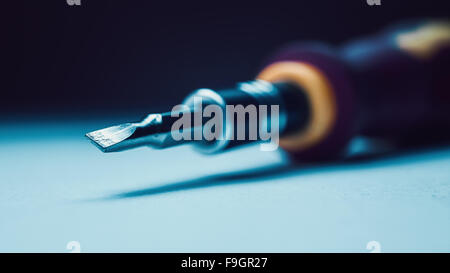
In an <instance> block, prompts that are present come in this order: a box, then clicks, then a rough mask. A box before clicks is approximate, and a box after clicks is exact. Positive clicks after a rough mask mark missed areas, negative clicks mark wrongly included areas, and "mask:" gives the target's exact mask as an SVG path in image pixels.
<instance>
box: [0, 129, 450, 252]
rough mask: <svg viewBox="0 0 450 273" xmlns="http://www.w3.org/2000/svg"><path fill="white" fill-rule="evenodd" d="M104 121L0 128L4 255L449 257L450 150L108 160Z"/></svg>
mask: <svg viewBox="0 0 450 273" xmlns="http://www.w3.org/2000/svg"><path fill="white" fill-rule="evenodd" d="M105 125H108V123H107V122H100V121H99V122H95V121H90V122H80V121H78V122H67V123H62V122H56V123H55V122H34V123H32V122H28V123H27V122H21V123H18V124H12V123H6V122H5V123H2V124H0V217H1V218H0V251H1V252H24V251H27V252H28V251H32V252H68V250H67V249H66V244H67V243H68V242H69V241H78V242H79V243H80V245H81V251H82V252H99V251H106V252H329V251H332V252H335V251H336V252H348V251H351V252H369V251H368V250H367V249H366V245H367V243H368V242H370V241H374V240H375V241H378V242H379V243H380V245H381V251H382V252H397V251H407V252H417V251H427V252H428V251H437V252H449V251H450V147H447V148H440V149H435V150H426V151H420V152H416V153H408V154H404V155H398V156H395V157H387V158H382V159H377V160H373V161H361V162H358V161H357V162H353V163H351V164H325V165H316V166H300V167H296V168H288V167H284V165H285V164H286V162H285V160H283V158H282V156H281V155H280V153H277V152H262V151H259V149H258V146H252V147H249V148H245V149H240V150H237V151H233V152H229V153H225V154H221V155H217V156H205V155H201V154H197V153H195V152H194V151H193V150H192V149H191V148H190V147H186V146H184V147H177V148H173V149H168V150H152V149H149V148H139V149H135V150H131V151H127V152H122V153H111V154H103V153H101V152H100V151H99V150H97V149H96V148H95V147H94V146H93V145H91V144H90V142H89V141H87V140H86V139H85V138H84V137H83V134H84V133H86V132H88V131H90V130H93V129H97V128H101V127H102V126H105Z"/></svg>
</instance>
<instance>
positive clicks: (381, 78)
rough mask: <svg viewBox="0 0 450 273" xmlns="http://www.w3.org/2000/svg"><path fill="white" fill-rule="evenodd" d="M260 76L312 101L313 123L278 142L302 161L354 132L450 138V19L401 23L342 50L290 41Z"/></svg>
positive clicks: (326, 153)
mask: <svg viewBox="0 0 450 273" xmlns="http://www.w3.org/2000/svg"><path fill="white" fill-rule="evenodd" d="M257 78H259V79H262V80H266V81H270V82H282V81H283V82H285V81H288V82H291V83H294V84H297V85H299V86H300V87H301V88H300V89H301V90H304V92H305V93H306V95H307V97H308V98H309V102H310V106H311V115H310V120H309V125H308V126H306V127H305V128H304V129H302V130H301V131H299V132H295V133H293V134H290V135H288V136H285V137H283V138H282V139H281V140H280V146H281V147H283V148H284V149H285V150H287V151H288V152H290V153H291V154H293V155H295V156H298V157H300V158H302V159H323V158H330V157H332V156H335V155H338V154H340V152H342V151H343V147H345V146H346V144H347V142H348V141H349V140H350V139H351V138H352V137H353V136H355V135H364V136H369V137H382V138H384V139H388V140H392V141H395V142H397V143H407V142H414V141H416V140H420V141H422V140H426V141H430V139H435V138H437V137H441V138H443V137H448V136H450V92H449V91H450V90H449V83H448V81H449V79H450V23H449V22H415V23H412V24H411V23H410V24H403V25H398V26H395V27H391V28H389V29H387V30H385V31H383V32H382V33H380V34H378V35H375V36H371V37H367V38H364V39H360V40H357V41H354V42H351V43H348V44H346V45H344V46H343V47H341V48H338V49H332V48H331V47H328V46H326V45H323V44H317V43H296V44H291V45H288V46H287V47H284V48H282V49H280V50H279V51H278V52H276V53H275V54H274V56H273V57H272V58H271V59H269V61H268V64H267V66H266V67H265V68H264V69H263V70H262V71H261V72H260V74H259V75H258V77H257ZM300 89H299V90H300ZM447 139H448V138H447Z"/></svg>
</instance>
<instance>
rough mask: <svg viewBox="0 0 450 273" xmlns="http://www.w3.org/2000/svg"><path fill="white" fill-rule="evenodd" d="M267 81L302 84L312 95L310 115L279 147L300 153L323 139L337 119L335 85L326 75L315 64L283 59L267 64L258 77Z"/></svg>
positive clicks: (284, 138)
mask: <svg viewBox="0 0 450 273" xmlns="http://www.w3.org/2000/svg"><path fill="white" fill-rule="evenodd" d="M257 78H258V79H261V80H265V81H268V82H280V81H287V82H290V83H293V84H297V85H299V86H300V87H301V88H302V90H304V91H305V93H306V95H307V97H308V98H309V102H310V107H311V117H310V120H309V122H308V125H307V126H306V128H304V129H303V130H301V131H299V132H296V133H294V134H291V135H288V136H286V137H282V138H281V139H280V146H281V147H282V148H283V149H285V150H287V151H290V152H298V151H301V150H304V149H306V148H309V147H311V146H313V145H314V144H316V143H318V142H319V141H321V140H323V139H324V138H325V137H326V136H327V135H328V134H329V133H330V131H331V129H332V128H333V125H334V123H335V121H336V115H337V107H336V98H335V95H334V91H333V88H332V86H331V84H330V82H329V81H328V79H327V78H326V76H325V75H324V74H323V73H322V72H321V71H320V70H319V69H317V68H315V67H314V66H312V65H310V64H307V63H304V62H295V61H281V62H276V63H273V64H271V65H269V66H267V67H266V68H265V69H264V70H263V71H261V73H260V74H259V75H258V77H257Z"/></svg>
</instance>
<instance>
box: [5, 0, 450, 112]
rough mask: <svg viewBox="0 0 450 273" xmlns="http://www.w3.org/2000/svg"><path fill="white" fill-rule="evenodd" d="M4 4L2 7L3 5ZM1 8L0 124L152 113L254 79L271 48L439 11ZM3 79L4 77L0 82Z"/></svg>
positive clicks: (423, 4) (331, 39) (159, 4)
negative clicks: (0, 74) (202, 91)
mask: <svg viewBox="0 0 450 273" xmlns="http://www.w3.org/2000/svg"><path fill="white" fill-rule="evenodd" d="M10 4H11V3H10ZM12 6H13V7H12V8H11V9H9V8H8V7H4V8H2V9H3V13H5V16H3V19H2V20H4V21H5V22H2V25H3V27H4V28H6V35H7V36H9V37H11V38H7V39H5V40H4V42H3V44H4V45H5V41H6V40H8V41H12V43H8V46H9V48H7V49H6V50H3V54H5V55H6V56H5V58H4V64H6V69H7V72H9V73H11V72H12V75H11V76H8V74H9V73H8V74H6V75H7V79H6V81H5V82H3V84H2V85H3V88H2V96H1V100H0V109H1V110H0V111H1V116H2V118H6V119H15V118H19V117H23V118H27V117H30V116H33V117H36V116H49V117H55V118H58V117H64V116H67V115H68V116H72V117H73V116H80V117H81V116H84V117H86V116H91V115H107V114H108V113H116V114H117V113H126V112H128V113H139V112H141V113H142V114H143V113H146V112H151V111H156V110H161V109H164V108H167V107H169V106H170V105H172V104H175V103H178V102H180V101H181V100H182V98H183V96H185V95H186V94H188V93H189V92H191V91H192V90H194V89H197V88H201V87H209V88H223V87H227V86H230V85H233V84H234V83H235V82H236V81H244V80H249V79H252V78H254V76H255V75H256V74H257V72H258V70H259V69H260V68H261V64H262V63H263V61H264V59H265V58H266V57H267V56H268V55H270V53H271V52H273V51H274V50H275V49H277V47H279V46H282V45H284V44H286V43H288V42H292V41H297V40H319V41H323V42H326V43H330V44H333V45H336V46H338V45H339V44H341V43H343V42H345V41H348V40H350V39H353V38H355V37H358V36H362V35H366V34H370V33H373V32H376V31H378V30H380V29H381V28H383V27H385V26H387V25H389V24H392V23H395V22H398V21H400V20H404V19H415V18H430V17H438V18H446V17H448V11H449V10H450V9H449V7H448V0H446V1H436V0H434V1H425V0H421V1H406V0H405V1H399V0H395V1H393V0H389V1H388V0H381V6H369V5H368V4H367V2H366V0H347V1H336V0H329V1H324V0H316V1H302V0H297V1H291V2H287V1H270V2H269V1H240V2H230V1H208V2H197V1H148V0H147V1H144V0H142V1H125V0H81V5H80V6H69V5H68V4H67V2H66V0H40V1H36V0H35V1H18V2H15V3H14V4H12ZM4 75H5V74H4Z"/></svg>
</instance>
